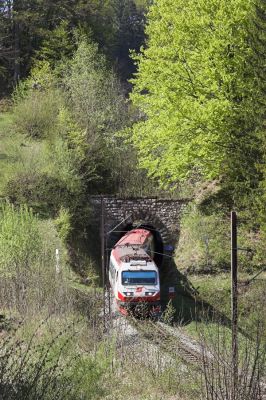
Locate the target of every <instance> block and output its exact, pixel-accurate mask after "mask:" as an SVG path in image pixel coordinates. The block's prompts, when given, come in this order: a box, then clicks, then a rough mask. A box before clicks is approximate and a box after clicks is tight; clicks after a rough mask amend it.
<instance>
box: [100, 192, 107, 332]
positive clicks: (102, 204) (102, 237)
mask: <svg viewBox="0 0 266 400" xmlns="http://www.w3.org/2000/svg"><path fill="white" fill-rule="evenodd" d="M104 244H105V237H104V198H103V197H101V261H102V285H103V317H104V325H105V308H106V304H105V257H104Z"/></svg>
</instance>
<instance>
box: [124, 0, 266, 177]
mask: <svg viewBox="0 0 266 400" xmlns="http://www.w3.org/2000/svg"><path fill="white" fill-rule="evenodd" d="M263 7H264V5H261V8H263ZM255 26H256V10H255V7H254V5H253V2H251V1H244V0H237V1H235V0H232V1H230V2H229V3H228V1H225V0H224V1H218V0H212V1H208V2H206V1H205V0H200V1H196V0H195V1H194V0H193V1H191V2H186V1H184V0H179V1H176V0H162V1H160V2H159V3H155V4H153V5H152V6H151V8H150V11H149V14H148V25H147V28H146V33H147V35H148V41H147V48H145V49H143V50H142V53H141V55H139V56H135V60H136V61H137V62H138V66H139V70H138V73H137V74H136V78H135V79H134V81H133V83H134V92H133V95H132V100H133V102H134V104H135V105H137V106H138V107H140V109H141V111H142V112H143V113H144V114H145V115H146V118H145V119H144V120H142V121H141V122H139V123H137V124H136V125H135V128H134V137H133V140H134V143H135V145H136V146H137V147H138V149H139V155H140V160H141V165H142V166H143V167H145V168H147V169H148V170H149V172H150V174H151V175H153V176H155V177H158V178H159V179H160V180H161V182H162V183H163V184H166V185H168V184H169V182H171V181H172V182H176V181H178V180H180V179H183V180H185V179H186V178H187V177H188V176H191V175H192V176H193V175H195V174H196V175H204V176H207V177H211V178H212V177H217V176H219V175H220V174H223V173H229V172H230V171H231V170H233V172H232V174H233V176H234V179H235V180H238V178H239V180H241V179H242V178H243V177H244V179H245V180H247V181H248V180H249V179H251V178H252V177H253V174H254V173H256V165H255V164H256V162H258V161H259V160H260V159H261V153H260V149H259V146H258V143H260V139H259V138H258V132H259V131H261V129H262V124H263V120H264V115H263V111H262V110H263V109H264V106H262V104H264V103H265V100H264V99H265V96H264V86H265V76H264V70H263V69H262V68H261V65H262V64H263V62H264V61H263V55H262V56H261V58H260V60H258V63H257V62H255V60H256V59H257V53H256V52H257V50H258V46H257V44H256V43H255V40H253V36H254V37H255V38H257V40H258V41H259V38H260V39H263V40H264V37H263V35H264V33H263V32H264V31H263V27H262V26H264V25H263V24H262V20H261V29H260V28H258V29H257V30H256V29H255ZM256 64H257V67H255V68H254V65H256ZM228 171H229V172H228Z"/></svg>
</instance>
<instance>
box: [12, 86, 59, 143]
mask: <svg viewBox="0 0 266 400" xmlns="http://www.w3.org/2000/svg"><path fill="white" fill-rule="evenodd" d="M60 102H61V100H60V96H59V92H58V91H56V90H52V89H50V90H48V91H43V90H40V89H35V90H34V89H32V90H31V91H29V92H28V93H27V96H26V97H24V98H22V99H20V100H19V101H18V102H17V104H16V105H15V107H14V124H15V126H16V130H17V131H18V132H20V133H23V134H24V135H27V136H30V137H32V138H37V139H40V138H43V137H46V136H48V135H49V134H50V133H52V132H53V131H54V128H55V125H56V119H57V115H58V112H59V108H60Z"/></svg>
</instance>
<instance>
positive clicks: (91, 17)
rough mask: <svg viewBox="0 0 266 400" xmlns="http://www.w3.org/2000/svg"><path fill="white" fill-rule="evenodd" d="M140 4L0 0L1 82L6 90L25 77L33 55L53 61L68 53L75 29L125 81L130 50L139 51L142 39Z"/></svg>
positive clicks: (124, 0) (132, 0)
mask: <svg viewBox="0 0 266 400" xmlns="http://www.w3.org/2000/svg"><path fill="white" fill-rule="evenodd" d="M144 5H145V1H143V0H141V1H138V6H136V4H135V0H111V1H101V0H90V1H84V0H53V1H52V0H28V1H24V0H0V85H1V86H2V87H4V88H5V89H6V86H8V85H9V86H12V85H14V84H16V83H17V81H18V80H19V79H20V78H24V77H26V76H27V75H28V73H29V71H30V68H31V66H32V64H33V61H34V59H35V58H36V57H37V58H41V59H43V58H45V59H47V58H49V57H51V58H52V61H53V62H54V61H55V59H56V57H57V59H59V58H60V57H62V56H65V55H69V53H70V52H71V51H72V52H73V51H74V47H73V46H71V40H70V39H71V37H72V36H73V30H76V29H79V30H81V31H82V32H83V33H86V34H88V36H92V37H93V39H94V40H95V41H96V42H97V43H99V45H100V47H101V48H102V49H103V50H104V52H105V54H106V55H107V56H108V58H109V60H111V61H112V62H113V63H115V64H116V66H117V69H118V70H119V72H120V73H121V76H122V77H123V78H124V79H126V78H127V77H128V76H129V75H130V74H131V73H132V67H133V63H132V60H131V59H130V57H129V50H130V49H136V50H139V47H140V45H141V43H142V42H143V38H144ZM1 77H2V81H1ZM6 83H8V85H6ZM0 89H1V87H0Z"/></svg>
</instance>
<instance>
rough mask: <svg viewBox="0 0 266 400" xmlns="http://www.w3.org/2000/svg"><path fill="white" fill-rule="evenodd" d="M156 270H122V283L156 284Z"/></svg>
mask: <svg viewBox="0 0 266 400" xmlns="http://www.w3.org/2000/svg"><path fill="white" fill-rule="evenodd" d="M156 284H157V272H156V271H123V272H122V285H156Z"/></svg>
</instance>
